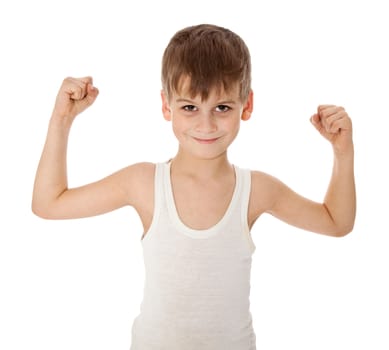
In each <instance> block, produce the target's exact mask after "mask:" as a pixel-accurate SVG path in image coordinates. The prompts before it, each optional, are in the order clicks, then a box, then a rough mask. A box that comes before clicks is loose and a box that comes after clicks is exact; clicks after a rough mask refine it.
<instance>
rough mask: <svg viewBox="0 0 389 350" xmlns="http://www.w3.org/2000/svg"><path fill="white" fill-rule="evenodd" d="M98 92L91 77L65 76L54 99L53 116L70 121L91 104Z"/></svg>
mask: <svg viewBox="0 0 389 350" xmlns="http://www.w3.org/2000/svg"><path fill="white" fill-rule="evenodd" d="M98 94H99V90H98V89H97V88H96V87H94V86H93V79H92V77H85V78H71V77H69V78H66V79H65V80H64V81H63V83H62V85H61V88H60V89H59V92H58V95H57V99H56V101H55V106H54V110H53V118H58V119H62V121H66V122H69V123H72V122H73V120H74V118H75V117H76V116H77V115H78V114H80V113H81V112H82V111H84V110H85V109H86V108H88V107H89V106H91V105H92V104H93V102H94V101H95V100H96V98H97V95H98Z"/></svg>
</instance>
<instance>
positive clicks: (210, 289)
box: [131, 163, 256, 350]
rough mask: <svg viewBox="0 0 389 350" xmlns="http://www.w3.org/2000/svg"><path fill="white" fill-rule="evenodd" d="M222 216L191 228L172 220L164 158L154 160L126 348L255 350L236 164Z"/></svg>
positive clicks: (243, 200) (245, 184) (241, 175)
mask: <svg viewBox="0 0 389 350" xmlns="http://www.w3.org/2000/svg"><path fill="white" fill-rule="evenodd" d="M235 174H236V176H235V178H236V181H235V189H234V192H233V195H232V199H231V202H230V204H229V206H228V209H227V210H226V212H225V214H224V216H223V218H222V219H221V220H220V221H219V222H218V223H217V224H216V225H214V226H213V227H211V228H209V229H205V230H194V229H191V228H189V227H187V226H186V225H185V224H184V223H183V222H182V221H181V220H180V218H179V216H178V213H177V209H176V207H175V203H174V197H173V192H172V186H171V181H170V163H161V164H157V165H156V172H155V203H154V216H153V221H152V223H151V226H150V229H149V230H148V232H147V234H146V236H145V237H144V239H143V240H142V246H143V256H144V264H145V285H144V297H143V302H142V304H141V307H140V314H139V316H138V317H136V318H135V320H134V323H133V326H132V345H131V350H255V349H256V345H255V340H256V336H255V333H254V330H253V326H252V317H251V312H250V300H249V298H250V272H251V257H252V254H253V253H254V251H255V245H254V242H253V241H252V239H251V235H250V231H249V227H248V223H247V211H248V203H249V197H250V186H251V175H250V171H249V170H246V169H240V168H238V167H235Z"/></svg>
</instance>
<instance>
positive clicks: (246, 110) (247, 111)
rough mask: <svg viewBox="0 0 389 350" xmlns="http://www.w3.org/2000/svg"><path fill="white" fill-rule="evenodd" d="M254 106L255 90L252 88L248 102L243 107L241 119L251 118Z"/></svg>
mask: <svg viewBox="0 0 389 350" xmlns="http://www.w3.org/2000/svg"><path fill="white" fill-rule="evenodd" d="M253 108H254V92H253V90H250V93H249V96H248V97H247V100H246V103H245V105H244V107H243V111H242V116H241V119H242V120H244V121H246V120H249V119H250V117H251V113H252V112H253Z"/></svg>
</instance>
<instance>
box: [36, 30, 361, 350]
mask: <svg viewBox="0 0 389 350" xmlns="http://www.w3.org/2000/svg"><path fill="white" fill-rule="evenodd" d="M97 95H98V89H97V88H96V87H94V86H93V82H92V78H90V77H86V78H81V79H75V78H67V79H65V80H64V82H63V84H62V86H61V88H60V90H59V93H58V96H57V99H56V103H55V107H54V110H53V114H52V117H51V119H50V123H49V130H48V134H47V139H46V144H45V146H44V149H43V153H42V157H41V160H40V163H39V166H38V170H37V175H36V180H35V186H34V193H33V202H32V208H33V211H34V213H35V214H37V215H39V216H41V217H43V218H47V219H69V218H79V217H87V216H93V215H98V214H103V213H106V212H109V211H112V210H114V209H117V208H120V207H122V206H125V205H131V206H133V207H134V208H135V209H136V211H137V212H138V214H139V216H140V218H141V221H142V224H143V226H144V234H143V237H142V246H143V249H144V259H145V269H146V281H145V288H144V300H143V302H142V306H141V313H140V315H139V316H138V317H137V318H136V319H135V321H134V324H133V328H132V347H131V349H133V350H156V349H169V350H175V349H180V350H182V349H185V350H190V349H196V350H206V349H207V350H224V349H230V350H252V349H255V348H256V346H255V333H254V330H253V327H252V319H251V313H250V310H249V294H250V269H251V257H252V254H253V252H254V250H255V245H254V243H253V241H252V239H251V235H250V229H251V228H252V226H253V224H254V222H255V221H256V220H257V219H258V218H259V216H260V215H261V214H263V213H270V214H272V215H274V216H275V217H277V218H279V219H281V220H283V221H285V222H287V223H289V224H291V225H294V226H297V227H300V228H302V229H305V230H309V231H313V232H317V233H322V234H326V235H331V236H343V235H345V234H347V233H349V232H350V231H351V230H352V228H353V224H354V218H355V207H356V200H355V185H354V174H353V142H352V124H351V120H350V118H349V116H348V115H347V113H346V112H345V110H344V109H343V108H342V107H338V106H334V105H322V106H319V107H318V109H317V112H316V113H315V114H314V115H313V116H312V117H311V121H312V123H313V125H314V126H315V127H316V129H317V130H318V131H319V132H320V134H321V135H322V136H324V137H325V138H326V139H327V140H329V141H330V143H331V144H332V147H333V152H334V166H333V172H332V177H331V181H330V184H329V187H328V191H327V194H326V196H325V199H324V201H323V203H315V202H313V201H310V200H308V199H305V198H303V197H301V196H299V195H298V194H296V193H295V192H293V191H292V190H291V189H289V188H288V187H287V186H286V185H284V184H283V183H281V182H280V181H279V180H277V179H275V178H274V177H271V176H269V175H267V174H265V173H263V172H260V171H249V170H246V169H240V168H239V167H237V166H234V165H232V164H230V163H229V161H228V157H227V150H228V147H229V145H230V144H231V143H232V142H233V140H234V139H235V137H236V135H237V134H238V131H239V125H240V121H241V120H248V119H250V117H251V113H252V111H253V92H252V90H251V63H250V54H249V51H248V49H247V47H246V45H245V43H244V42H243V40H242V39H241V38H240V37H239V36H238V35H236V34H235V33H233V32H231V31H229V30H227V29H225V28H221V27H218V26H214V25H198V26H193V27H188V28H185V29H183V30H181V31H179V32H177V33H176V34H175V35H174V37H173V38H172V39H171V41H170V42H169V44H168V46H167V48H166V50H165V52H164V55H163V62H162V92H161V96H162V112H163V116H164V118H165V119H166V120H168V121H170V122H171V123H172V127H173V131H174V134H175V136H176V138H177V140H178V151H177V154H176V155H175V157H174V158H172V159H171V160H170V161H169V162H167V163H158V164H151V163H141V164H134V165H131V166H129V167H127V168H125V169H122V170H120V171H118V172H116V173H114V174H112V175H110V176H108V177H106V178H104V179H102V180H100V181H97V182H95V183H92V184H88V185H85V186H82V187H79V188H72V189H69V188H68V184H67V175H66V174H67V170H66V149H67V140H68V135H69V131H70V128H71V125H72V122H73V120H74V118H75V117H76V116H77V115H78V114H79V113H81V112H82V111H83V110H84V109H86V108H87V107H89V106H90V105H92V104H93V102H94V101H95V99H96V97H97Z"/></svg>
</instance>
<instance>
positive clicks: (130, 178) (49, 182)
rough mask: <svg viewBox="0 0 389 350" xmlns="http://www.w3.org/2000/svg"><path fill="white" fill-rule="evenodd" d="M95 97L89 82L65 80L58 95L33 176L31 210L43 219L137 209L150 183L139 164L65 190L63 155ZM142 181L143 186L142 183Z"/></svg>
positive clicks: (149, 168) (149, 172) (147, 168)
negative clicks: (78, 119) (72, 131)
mask: <svg viewBox="0 0 389 350" xmlns="http://www.w3.org/2000/svg"><path fill="white" fill-rule="evenodd" d="M97 95H98V89H97V88H95V87H94V86H93V82H92V78H90V77H86V78H81V79H75V78H67V79H65V80H64V81H63V84H62V86H61V88H60V90H59V92H58V95H57V99H56V103H55V107H54V110H53V113H52V116H51V119H50V122H49V127H48V132H47V138H46V142H45V145H44V148H43V152H42V156H41V159H40V162H39V165H38V169H37V172H36V178H35V184H34V190H33V198H32V210H33V212H34V213H35V214H36V215H38V216H40V217H43V218H46V219H69V218H79V217H86V216H93V215H98V214H102V213H105V212H108V211H111V210H114V209H117V208H119V207H122V206H124V205H127V204H129V205H134V206H136V205H138V206H139V203H138V202H137V198H138V197H139V198H141V193H138V192H140V189H141V188H143V186H142V183H143V182H144V181H149V182H150V175H152V174H153V172H152V170H153V169H152V166H151V165H146V164H138V165H133V166H130V167H127V168H125V169H122V170H120V171H118V172H116V173H114V174H112V175H110V176H108V177H106V178H104V179H102V180H100V181H97V182H94V183H91V184H87V185H85V186H82V187H78V188H72V189H69V188H68V181H67V166H66V153H67V145H68V136H69V132H70V129H71V126H72V123H73V121H74V119H75V117H76V116H77V115H78V114H80V113H81V112H82V111H84V110H85V109H86V108H88V107H89V106H91V105H92V104H93V102H94V101H95V99H96V97H97ZM142 181H143V182H142Z"/></svg>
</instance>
